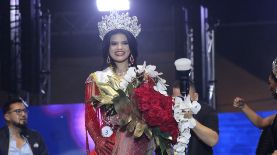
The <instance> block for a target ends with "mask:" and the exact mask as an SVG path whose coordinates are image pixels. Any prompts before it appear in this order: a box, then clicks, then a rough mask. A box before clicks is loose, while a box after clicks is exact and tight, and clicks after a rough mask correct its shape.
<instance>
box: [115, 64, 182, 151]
mask: <svg viewBox="0 0 277 155" xmlns="http://www.w3.org/2000/svg"><path fill="white" fill-rule="evenodd" d="M155 69H156V67H155V66H153V65H148V66H146V63H144V64H143V65H138V66H137V68H135V67H130V68H129V70H128V71H127V73H126V75H125V76H124V78H123V79H122V80H121V82H120V84H119V89H118V90H117V92H118V94H119V95H118V96H117V97H115V98H114V99H113V102H114V107H115V109H116V112H117V113H121V114H122V113H124V117H122V118H121V121H120V122H121V123H120V124H121V126H124V127H126V129H127V131H129V132H131V133H133V135H134V137H140V136H141V135H142V134H145V135H146V136H147V137H148V138H149V139H152V138H153V139H154V141H155V144H156V146H155V147H160V149H161V151H162V152H164V151H165V150H166V151H169V150H170V149H171V148H172V145H171V144H174V143H175V142H176V141H177V137H178V133H179V130H178V124H177V122H176V121H175V119H174V117H173V111H172V107H173V103H174V102H173V100H172V97H170V96H168V95H167V92H166V84H165V80H164V79H162V78H160V76H159V75H161V73H158V72H157V71H155Z"/></svg>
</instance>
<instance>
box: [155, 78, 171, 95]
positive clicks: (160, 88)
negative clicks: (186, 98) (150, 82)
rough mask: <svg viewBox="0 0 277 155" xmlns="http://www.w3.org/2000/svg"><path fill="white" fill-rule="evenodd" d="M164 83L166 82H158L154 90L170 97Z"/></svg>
mask: <svg viewBox="0 0 277 155" xmlns="http://www.w3.org/2000/svg"><path fill="white" fill-rule="evenodd" d="M163 82H164V81H162V80H158V82H157V84H156V86H154V90H155V91H157V92H160V93H161V94H163V95H165V96H168V95H167V92H166V90H167V88H166V85H165V83H163Z"/></svg>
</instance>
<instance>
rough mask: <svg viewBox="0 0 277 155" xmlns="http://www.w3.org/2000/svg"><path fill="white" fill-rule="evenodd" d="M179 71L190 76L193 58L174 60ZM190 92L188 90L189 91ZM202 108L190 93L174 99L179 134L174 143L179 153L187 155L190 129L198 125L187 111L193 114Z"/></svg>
mask: <svg viewBox="0 0 277 155" xmlns="http://www.w3.org/2000/svg"><path fill="white" fill-rule="evenodd" d="M174 64H175V66H176V70H177V71H181V72H182V73H186V74H185V75H186V76H187V78H188V76H189V74H188V73H189V72H190V70H191V69H192V66H191V60H189V59H187V58H180V59H177V60H176V61H175V62H174ZM183 76H184V74H183ZM187 93H188V92H187ZM200 109H201V105H200V104H199V103H198V102H197V101H191V97H190V95H189V94H186V96H184V97H181V96H178V97H175V100H174V106H173V110H174V118H175V120H176V121H177V122H178V128H179V136H178V138H177V143H176V144H175V145H174V147H173V148H174V151H175V154H177V155H185V150H186V148H187V147H188V143H189V139H190V137H191V134H190V129H191V128H194V127H195V126H196V121H195V119H194V118H193V117H191V118H187V117H184V116H185V113H187V112H192V114H197V113H198V112H199V110H200Z"/></svg>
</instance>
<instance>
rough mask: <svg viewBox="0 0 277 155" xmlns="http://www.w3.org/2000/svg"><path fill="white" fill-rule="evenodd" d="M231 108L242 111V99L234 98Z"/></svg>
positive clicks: (243, 103)
mask: <svg viewBox="0 0 277 155" xmlns="http://www.w3.org/2000/svg"><path fill="white" fill-rule="evenodd" d="M233 106H234V107H235V108H240V109H243V108H244V106H245V102H244V99H243V98H241V97H236V98H235V99H234V102H233Z"/></svg>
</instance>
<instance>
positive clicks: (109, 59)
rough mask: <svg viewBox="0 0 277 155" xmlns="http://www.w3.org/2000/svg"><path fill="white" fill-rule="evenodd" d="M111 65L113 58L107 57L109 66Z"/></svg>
mask: <svg viewBox="0 0 277 155" xmlns="http://www.w3.org/2000/svg"><path fill="white" fill-rule="evenodd" d="M110 63H111V58H110V56H108V57H107V64H110Z"/></svg>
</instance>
